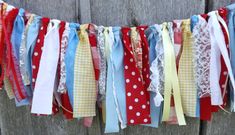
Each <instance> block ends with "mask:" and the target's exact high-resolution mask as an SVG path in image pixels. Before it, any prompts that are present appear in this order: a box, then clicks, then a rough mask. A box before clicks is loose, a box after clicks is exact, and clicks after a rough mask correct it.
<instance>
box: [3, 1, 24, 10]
mask: <svg viewBox="0 0 235 135" xmlns="http://www.w3.org/2000/svg"><path fill="white" fill-rule="evenodd" d="M3 1H5V2H7V3H8V4H11V5H14V6H15V7H20V8H25V5H26V1H25V0H3Z"/></svg>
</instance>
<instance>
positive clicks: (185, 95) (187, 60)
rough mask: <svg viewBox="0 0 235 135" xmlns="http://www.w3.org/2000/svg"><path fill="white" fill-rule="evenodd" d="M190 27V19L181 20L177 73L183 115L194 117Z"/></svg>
mask: <svg viewBox="0 0 235 135" xmlns="http://www.w3.org/2000/svg"><path fill="white" fill-rule="evenodd" d="M190 27H191V26H190V19H188V20H183V22H182V32H183V42H182V44H183V50H182V54H181V58H180V61H179V71H178V72H179V83H180V92H181V97H182V106H183V110H184V113H185V114H186V115H187V116H190V117H196V105H197V90H196V83H195V79H194V74H193V73H194V72H193V69H194V67H193V57H192V52H193V50H192V46H193V39H192V33H191V29H190Z"/></svg>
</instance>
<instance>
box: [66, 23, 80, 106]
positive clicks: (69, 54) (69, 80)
mask: <svg viewBox="0 0 235 135" xmlns="http://www.w3.org/2000/svg"><path fill="white" fill-rule="evenodd" d="M69 27H70V33H69V41H68V46H67V49H66V53H65V68H66V86H67V91H68V95H69V100H70V104H71V105H72V107H73V84H74V61H75V54H76V49H77V45H78V43H79V37H78V34H77V30H78V29H79V27H80V25H79V24H77V23H70V24H69Z"/></svg>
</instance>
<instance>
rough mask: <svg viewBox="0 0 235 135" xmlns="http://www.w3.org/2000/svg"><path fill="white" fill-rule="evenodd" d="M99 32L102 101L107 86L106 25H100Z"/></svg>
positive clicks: (98, 45) (99, 97) (99, 99)
mask: <svg viewBox="0 0 235 135" xmlns="http://www.w3.org/2000/svg"><path fill="white" fill-rule="evenodd" d="M97 31H98V34H97V42H98V43H97V48H98V52H99V54H100V63H99V65H100V67H99V68H100V76H99V82H98V85H99V90H98V101H102V100H104V99H105V93H106V90H105V87H106V74H107V71H106V70H107V69H106V68H107V67H106V66H107V63H106V54H105V44H104V34H103V31H104V27H103V26H98V28H97Z"/></svg>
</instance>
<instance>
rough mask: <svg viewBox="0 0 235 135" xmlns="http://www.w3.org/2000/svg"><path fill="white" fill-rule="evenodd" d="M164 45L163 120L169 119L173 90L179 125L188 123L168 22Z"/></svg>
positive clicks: (165, 27) (164, 24) (164, 32)
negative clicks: (183, 106)
mask: <svg viewBox="0 0 235 135" xmlns="http://www.w3.org/2000/svg"><path fill="white" fill-rule="evenodd" d="M162 36H163V47H164V76H165V81H164V82H165V84H164V86H165V87H164V108H163V116H162V121H168V120H169V115H170V101H171V90H172V89H173V97H174V101H175V108H176V115H177V119H178V122H179V125H186V123H185V118H184V113H183V109H182V103H181V96H180V90H179V81H178V77H177V70H176V63H175V54H174V48H173V45H172V42H171V39H170V36H169V32H168V30H167V23H163V30H162Z"/></svg>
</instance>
